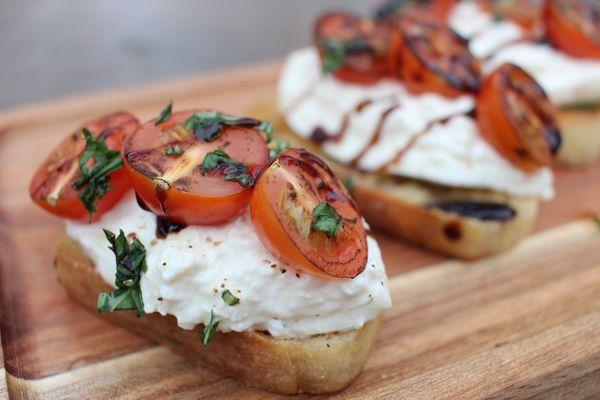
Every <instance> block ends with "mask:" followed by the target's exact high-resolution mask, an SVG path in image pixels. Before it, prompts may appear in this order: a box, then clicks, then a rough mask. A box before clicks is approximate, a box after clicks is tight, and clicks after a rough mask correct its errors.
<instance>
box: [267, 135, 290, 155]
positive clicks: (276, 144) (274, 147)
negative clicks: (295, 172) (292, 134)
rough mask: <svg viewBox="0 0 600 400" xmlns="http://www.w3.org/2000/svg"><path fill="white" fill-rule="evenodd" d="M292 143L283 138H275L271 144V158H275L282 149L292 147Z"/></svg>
mask: <svg viewBox="0 0 600 400" xmlns="http://www.w3.org/2000/svg"><path fill="white" fill-rule="evenodd" d="M291 145H292V144H291V143H290V142H289V141H287V140H285V139H281V138H275V139H274V140H273V141H272V142H271V145H270V146H269V160H274V159H275V157H277V156H278V155H279V153H281V152H282V151H284V150H285V149H287V148H288V147H290V146H291Z"/></svg>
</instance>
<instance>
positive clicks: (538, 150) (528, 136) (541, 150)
mask: <svg viewBox="0 0 600 400" xmlns="http://www.w3.org/2000/svg"><path fill="white" fill-rule="evenodd" d="M555 112H556V110H555V108H554V106H553V105H552V103H551V102H550V100H549V99H548V96H546V93H545V92H544V90H543V89H542V87H541V86H540V85H539V84H538V83H537V82H536V81H535V80H534V79H533V78H532V77H531V76H530V75H529V74H527V73H526V72H525V71H524V70H522V69H521V68H519V67H517V66H516V65H512V64H503V65H501V66H500V67H499V68H498V69H497V70H495V71H494V72H493V73H492V74H490V75H489V76H488V77H487V78H486V80H485V81H484V83H483V86H482V89H481V92H480V93H479V95H478V97H477V123H478V125H479V129H480V131H481V134H482V135H483V136H484V137H485V138H486V139H487V140H488V142H489V143H490V144H491V145H492V146H494V148H496V150H498V151H499V152H500V154H502V155H503V156H504V157H506V158H507V159H508V160H509V161H510V162H511V163H513V164H514V165H515V166H516V167H518V168H520V169H522V170H523V171H526V172H532V171H535V170H537V169H539V168H540V167H543V166H548V165H550V164H551V162H552V158H553V155H554V154H556V152H557V151H558V149H559V147H560V144H561V136H560V132H559V129H558V124H557V122H556V120H555V118H554V115H555Z"/></svg>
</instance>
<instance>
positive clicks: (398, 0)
mask: <svg viewBox="0 0 600 400" xmlns="http://www.w3.org/2000/svg"><path fill="white" fill-rule="evenodd" d="M414 2H415V0H389V1H387V2H385V3H383V4H382V5H381V6H380V7H379V8H378V9H377V10H376V11H375V19H376V20H382V19H384V18H387V17H390V16H392V15H394V14H395V13H396V11H398V10H399V9H402V8H404V7H406V6H409V5H412V3H414Z"/></svg>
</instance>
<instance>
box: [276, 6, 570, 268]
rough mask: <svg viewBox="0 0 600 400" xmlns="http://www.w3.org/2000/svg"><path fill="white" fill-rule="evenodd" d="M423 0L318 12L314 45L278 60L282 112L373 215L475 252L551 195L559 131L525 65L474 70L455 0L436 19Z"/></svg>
mask: <svg viewBox="0 0 600 400" xmlns="http://www.w3.org/2000/svg"><path fill="white" fill-rule="evenodd" d="M425 3H427V4H429V6H427V4H425ZM425 3H419V4H417V5H415V6H414V7H411V8H408V9H406V10H405V12H402V13H399V14H397V15H392V14H391V13H389V10H388V13H387V14H386V13H380V14H379V16H380V20H378V21H375V20H368V19H363V18H361V17H359V16H356V15H354V14H350V13H345V12H332V13H328V14H325V15H324V16H322V17H321V18H319V19H318V20H317V22H316V24H315V28H314V33H313V34H314V45H313V46H312V47H310V48H304V49H300V50H297V51H294V52H292V53H291V54H290V55H289V56H288V57H287V59H286V62H285V64H284V67H283V70H282V73H281V77H280V81H279V87H278V109H279V112H280V115H281V116H282V117H283V120H284V121H283V122H284V124H285V127H287V128H288V130H289V131H291V132H292V133H293V134H294V135H295V137H296V138H299V140H300V141H301V143H303V145H306V146H309V145H311V146H312V148H313V149H315V151H318V152H320V154H323V155H324V156H326V157H328V159H329V160H331V162H332V166H333V167H334V169H336V170H337V171H338V172H339V173H340V174H342V175H344V176H345V177H346V179H347V182H348V183H349V186H350V188H351V191H352V194H353V196H354V197H355V199H356V201H357V203H358V205H359V207H360V209H361V211H362V213H363V215H364V216H365V218H366V219H367V221H369V223H370V224H372V225H374V226H376V227H379V228H382V229H385V230H387V231H389V232H391V233H393V234H397V235H400V236H403V237H405V238H407V239H409V240H412V241H414V242H416V243H419V244H421V245H423V246H426V247H428V248H431V249H434V250H438V251H441V252H445V253H448V254H452V255H455V256H459V257H464V258H476V257H480V256H484V255H488V254H492V253H496V252H499V251H503V250H505V249H507V248H510V247H511V246H513V245H514V244H516V243H517V242H518V241H519V240H520V239H521V238H522V237H523V236H524V235H525V234H526V233H527V231H528V230H529V229H530V227H531V226H532V224H533V223H534V221H535V217H536V215H537V207H538V202H539V200H547V199H550V198H552V197H553V195H554V188H553V175H552V172H551V169H550V166H551V164H552V162H553V158H554V156H555V154H556V153H557V151H558V150H559V148H560V145H561V136H560V132H559V129H558V124H557V122H556V120H555V119H554V114H555V108H554V106H553V104H552V103H551V102H550V101H549V99H548V96H547V95H546V93H545V91H544V89H542V87H541V86H540V85H539V84H538V83H537V81H536V80H535V79H533V77H532V76H530V75H529V74H528V73H527V72H526V71H524V70H523V69H521V68H520V67H518V66H516V65H514V64H510V63H504V64H500V65H498V66H497V67H496V68H494V69H493V70H491V71H488V72H487V73H484V72H485V70H486V64H485V63H484V62H482V61H481V60H480V59H478V58H477V57H475V56H473V54H472V53H471V51H470V49H469V43H468V42H467V41H465V40H464V38H462V37H461V36H459V35H458V34H456V33H455V32H454V31H452V30H451V29H450V28H449V27H448V26H447V25H446V23H445V22H444V19H445V17H446V15H447V14H448V13H449V12H451V11H452V10H453V7H452V6H453V4H450V3H454V2H448V3H445V2H444V3H443V7H441V6H440V7H439V8H435V9H436V10H437V11H436V13H435V15H434V16H432V9H431V7H434V2H425ZM436 4H437V3H436ZM440 4H441V3H440Z"/></svg>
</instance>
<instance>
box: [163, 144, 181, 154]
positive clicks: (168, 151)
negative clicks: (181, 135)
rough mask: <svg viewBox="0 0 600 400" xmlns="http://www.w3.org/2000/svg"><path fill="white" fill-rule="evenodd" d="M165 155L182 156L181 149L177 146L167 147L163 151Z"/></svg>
mask: <svg viewBox="0 0 600 400" xmlns="http://www.w3.org/2000/svg"><path fill="white" fill-rule="evenodd" d="M165 154H166V155H168V156H180V155H182V154H183V149H182V148H181V147H179V145H178V144H176V145H175V146H172V147H169V148H168V149H166V150H165Z"/></svg>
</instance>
